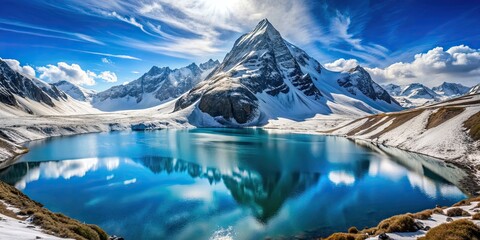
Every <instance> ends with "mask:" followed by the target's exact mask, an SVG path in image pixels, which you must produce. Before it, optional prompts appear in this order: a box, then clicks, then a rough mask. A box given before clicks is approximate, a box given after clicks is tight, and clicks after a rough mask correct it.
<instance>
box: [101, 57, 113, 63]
mask: <svg viewBox="0 0 480 240" xmlns="http://www.w3.org/2000/svg"><path fill="white" fill-rule="evenodd" d="M102 63H105V64H112V63H113V62H112V60H110V59H108V58H102Z"/></svg>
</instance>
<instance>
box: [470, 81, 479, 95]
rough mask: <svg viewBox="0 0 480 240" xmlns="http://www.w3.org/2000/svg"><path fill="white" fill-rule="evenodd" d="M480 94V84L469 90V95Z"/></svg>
mask: <svg viewBox="0 0 480 240" xmlns="http://www.w3.org/2000/svg"><path fill="white" fill-rule="evenodd" d="M476 93H480V84H477V85H475V86H473V87H472V88H470V90H468V93H467V94H468V95H471V94H476Z"/></svg>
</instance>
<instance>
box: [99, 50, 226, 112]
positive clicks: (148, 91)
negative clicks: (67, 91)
mask: <svg viewBox="0 0 480 240" xmlns="http://www.w3.org/2000/svg"><path fill="white" fill-rule="evenodd" d="M218 64H220V63H219V62H218V60H217V61H213V60H212V59H210V60H209V61H208V62H206V63H202V64H200V66H197V65H196V64H195V63H192V64H190V65H188V66H186V67H183V68H179V69H173V70H172V69H170V68H169V67H162V68H159V67H157V66H153V67H152V68H151V69H150V71H148V72H147V73H145V74H144V75H143V76H141V77H140V78H139V79H137V80H135V81H132V82H130V83H128V84H126V85H120V86H115V87H112V88H110V89H108V90H106V91H103V92H100V93H98V94H96V95H94V97H93V99H92V105H93V106H94V107H95V108H98V109H100V110H103V111H118V110H129V109H142V108H149V107H153V106H157V105H159V104H161V103H163V102H166V101H168V100H172V99H175V98H177V97H179V96H180V95H182V94H183V93H185V92H187V91H188V90H190V89H191V88H192V87H193V86H195V85H196V84H197V83H199V82H200V81H202V80H203V79H205V77H206V76H207V75H208V74H209V73H210V72H211V71H212V70H213V69H214V68H215V67H216V66H218Z"/></svg>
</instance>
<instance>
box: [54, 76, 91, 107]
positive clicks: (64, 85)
mask: <svg viewBox="0 0 480 240" xmlns="http://www.w3.org/2000/svg"><path fill="white" fill-rule="evenodd" d="M50 85H52V86H55V87H56V88H57V89H60V90H62V91H63V92H65V93H66V94H67V95H69V96H70V97H72V98H74V99H76V100H78V101H83V102H90V101H91V100H92V98H93V96H94V95H95V94H96V93H97V92H96V91H94V90H90V89H86V88H83V87H80V86H78V85H77V84H74V83H71V82H69V81H66V80H62V81H59V82H56V83H51V84H50Z"/></svg>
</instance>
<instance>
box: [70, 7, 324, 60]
mask: <svg viewBox="0 0 480 240" xmlns="http://www.w3.org/2000/svg"><path fill="white" fill-rule="evenodd" d="M70 8H71V9H72V10H75V11H82V12H84V13H87V14H95V15H97V16H98V15H100V16H103V17H108V18H116V19H118V20H119V21H122V22H125V23H127V24H130V25H132V26H135V27H137V28H139V29H141V30H142V31H143V32H144V33H146V34H148V35H149V36H154V37H156V38H158V40H155V41H152V39H148V40H147V39H145V38H130V37H135V36H123V38H122V37H120V38H119V39H117V38H116V39H114V40H113V42H114V43H115V44H119V45H123V46H127V47H132V48H136V49H141V50H145V51H151V52H157V53H161V54H165V55H172V56H177V57H178V56H180V57H191V56H204V55H205V54H209V55H215V54H219V55H220V54H223V53H224V52H225V51H226V50H227V49H228V48H230V47H231V40H233V38H236V37H238V36H239V35H240V34H243V33H245V32H247V31H250V30H251V29H253V28H254V26H255V25H256V24H257V23H258V22H259V21H260V20H261V19H263V18H268V19H269V20H270V22H272V23H273V24H274V26H275V27H276V28H277V29H278V30H279V31H280V32H281V33H282V35H283V36H284V37H286V38H287V39H289V40H290V41H292V42H293V43H295V44H308V43H312V42H315V41H317V40H318V39H319V38H320V37H321V36H322V34H321V33H322V32H321V31H319V27H318V24H316V22H315V19H314V17H313V15H312V14H311V9H310V8H309V7H308V5H307V4H306V2H304V1H292V0H265V1H256V0H191V1H178V0H139V1H123V0H112V1H108V2H104V1H97V0H72V4H71V5H70ZM163 25H164V26H168V27H162V26H163ZM164 29H166V30H164Z"/></svg>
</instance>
